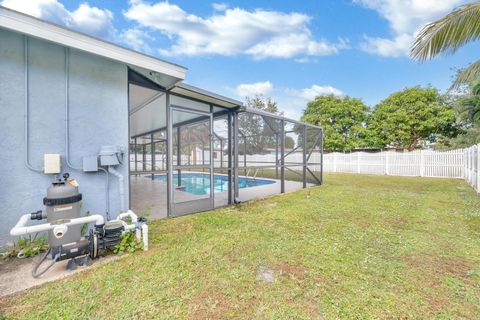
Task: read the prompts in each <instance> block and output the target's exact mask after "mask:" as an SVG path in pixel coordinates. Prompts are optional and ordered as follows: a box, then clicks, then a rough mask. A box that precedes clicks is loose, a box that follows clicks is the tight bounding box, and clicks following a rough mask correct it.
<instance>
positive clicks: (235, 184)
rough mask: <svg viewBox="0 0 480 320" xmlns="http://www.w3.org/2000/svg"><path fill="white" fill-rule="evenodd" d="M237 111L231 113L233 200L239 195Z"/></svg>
mask: <svg viewBox="0 0 480 320" xmlns="http://www.w3.org/2000/svg"><path fill="white" fill-rule="evenodd" d="M238 140H239V139H238V113H237V112H234V114H233V142H234V145H233V190H234V193H233V201H234V202H237V200H238V197H239V190H238V153H239V152H238V145H239V143H238Z"/></svg>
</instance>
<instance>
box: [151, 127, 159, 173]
mask: <svg viewBox="0 0 480 320" xmlns="http://www.w3.org/2000/svg"><path fill="white" fill-rule="evenodd" d="M150 143H151V144H150V149H151V152H152V155H151V158H152V165H151V169H152V171H155V170H156V169H157V168H156V165H155V141H154V140H153V133H152V134H151V135H150ZM154 179H155V174H153V173H152V180H154Z"/></svg>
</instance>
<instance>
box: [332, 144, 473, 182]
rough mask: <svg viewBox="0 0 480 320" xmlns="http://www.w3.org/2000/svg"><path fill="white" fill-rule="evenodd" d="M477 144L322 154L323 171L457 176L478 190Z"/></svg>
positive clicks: (439, 176)
mask: <svg viewBox="0 0 480 320" xmlns="http://www.w3.org/2000/svg"><path fill="white" fill-rule="evenodd" d="M479 150H480V145H475V146H472V147H470V148H465V149H456V150H449V151H431V150H421V151H413V152H389V151H382V152H375V153H369V152H352V153H339V152H333V153H326V154H325V155H324V156H323V157H324V171H325V172H350V173H361V174H362V173H363V174H385V175H392V176H418V177H436V178H458V179H464V180H466V181H467V182H468V183H469V184H470V185H471V186H472V187H473V188H474V189H475V190H476V191H477V192H480V170H478V168H479V167H480V156H479Z"/></svg>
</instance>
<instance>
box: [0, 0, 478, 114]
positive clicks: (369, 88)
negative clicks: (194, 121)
mask: <svg viewBox="0 0 480 320" xmlns="http://www.w3.org/2000/svg"><path fill="white" fill-rule="evenodd" d="M465 3H466V1H464V0H316V1H313V0H312V1H311V0H304V1H225V2H221V1H217V2H210V1H200V0H197V1H186V0H179V1H158V0H157V1H156V0H152V1H147V0H130V1H120V0H104V1H96V0H86V1H70V0H0V4H1V5H2V6H5V7H9V8H12V9H15V10H18V11H21V12H24V13H27V14H30V15H33V16H35V17H38V18H42V19H45V20H48V21H51V22H54V23H57V24H61V25H64V26H66V27H69V28H72V29H75V30H78V31H81V32H84V33H87V34H90V35H93V36H96V37H99V38H101V39H104V40H108V41H111V42H114V43H117V44H119V45H121V46H124V47H129V48H132V49H134V50H138V51H141V52H144V53H147V54H149V55H152V56H155V57H158V58H161V59H163V60H167V61H170V62H173V63H177V64H180V65H182V66H185V67H187V68H188V72H187V76H186V79H185V82H186V83H188V84H191V85H194V86H198V87H200V88H202V89H205V90H209V91H212V92H215V93H218V94H222V95H225V96H228V97H231V98H235V99H238V100H241V101H243V100H245V97H246V96H250V97H252V96H254V95H255V94H262V95H264V96H266V97H272V98H273V99H274V100H275V101H277V102H278V104H279V109H280V111H282V112H284V114H285V115H286V116H288V117H292V118H295V119H298V118H299V117H300V116H301V114H302V112H303V110H304V109H305V107H306V104H307V102H308V101H310V100H312V99H314V98H315V96H318V95H323V94H335V95H339V96H343V95H349V96H351V97H355V98H360V99H362V100H363V102H364V103H366V104H367V105H368V106H370V107H374V106H375V105H376V104H377V103H379V102H380V101H381V100H382V99H385V98H386V97H388V95H389V94H390V93H392V92H394V91H398V90H401V89H403V88H405V87H410V86H417V85H420V86H429V85H430V86H433V87H435V88H438V89H439V90H441V91H442V92H444V91H445V90H446V89H447V88H448V87H449V86H450V84H451V82H452V77H453V75H454V73H455V71H454V70H455V69H456V68H462V67H465V66H467V65H468V64H469V63H471V62H473V61H475V60H476V58H477V54H476V53H477V52H476V44H470V45H467V46H465V47H463V48H461V49H460V50H459V51H458V52H456V53H455V54H454V55H445V56H440V57H439V58H436V59H434V60H432V61H428V62H424V63H419V62H416V61H412V60H411V59H410V58H409V56H408V54H409V47H410V44H411V42H412V40H413V38H414V36H415V34H416V33H417V32H418V31H419V30H421V28H422V27H423V26H425V24H427V23H429V22H431V21H434V20H436V19H438V18H441V17H443V16H445V15H446V14H448V13H449V12H451V11H452V10H454V9H456V8H458V7H459V6H461V5H463V4H465Z"/></svg>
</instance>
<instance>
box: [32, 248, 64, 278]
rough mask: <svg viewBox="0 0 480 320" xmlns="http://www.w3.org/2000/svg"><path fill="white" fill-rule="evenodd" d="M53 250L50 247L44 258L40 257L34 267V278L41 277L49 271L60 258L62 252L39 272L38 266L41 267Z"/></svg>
mask: <svg viewBox="0 0 480 320" xmlns="http://www.w3.org/2000/svg"><path fill="white" fill-rule="evenodd" d="M51 251H52V249H51V248H48V250H47V252H46V253H45V254H44V255H43V257H42V259H40V261H38V262H37V263H36V264H35V266H34V267H33V269H32V277H34V278H38V277H40V276H41V275H42V274H44V273H45V272H47V271H48V270H49V269H50V268H51V267H52V266H53V265H54V264H55V262H57V261H58V259H59V258H60V252H59V253H57V254H56V255H55V257H54V258H53V260H52V262H51V263H50V264H49V265H48V266H47V267H46V268H45V269H43V271H41V272H39V273H37V270H38V267H40V265H41V264H42V263H43V262H44V261H45V259H47V256H48V255H49V254H50V252H51Z"/></svg>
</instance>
